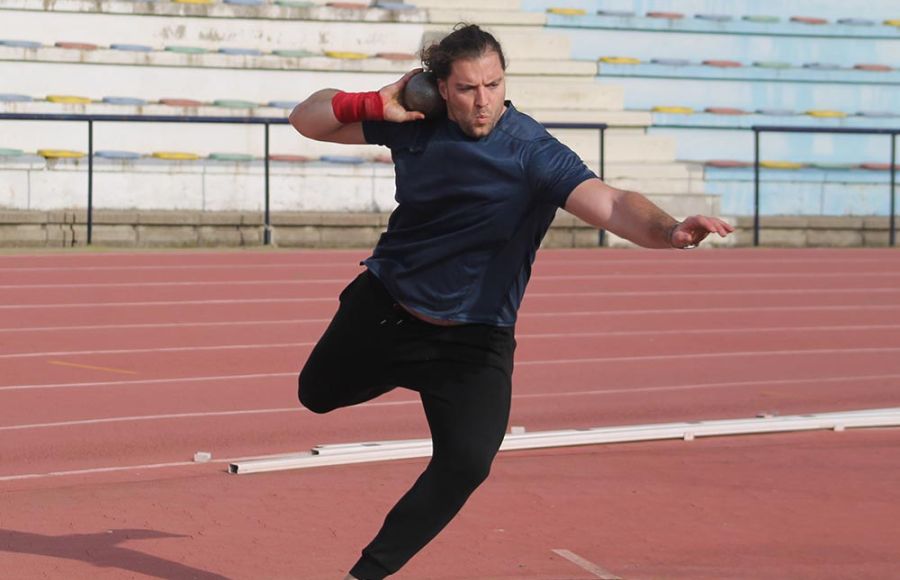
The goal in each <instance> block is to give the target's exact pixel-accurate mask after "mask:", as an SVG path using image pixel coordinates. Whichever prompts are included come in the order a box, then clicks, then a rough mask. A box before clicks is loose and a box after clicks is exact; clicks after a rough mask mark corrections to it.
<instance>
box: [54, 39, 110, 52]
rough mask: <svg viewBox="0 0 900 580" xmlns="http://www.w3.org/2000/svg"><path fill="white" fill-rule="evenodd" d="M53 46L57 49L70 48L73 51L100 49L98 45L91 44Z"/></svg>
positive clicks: (77, 43)
mask: <svg viewBox="0 0 900 580" xmlns="http://www.w3.org/2000/svg"><path fill="white" fill-rule="evenodd" d="M53 46H55V47H56V48H68V49H71V50H97V49H98V48H99V47H98V46H97V45H96V44H91V43H89V42H62V41H60V42H57V43H55V44H54V45H53Z"/></svg>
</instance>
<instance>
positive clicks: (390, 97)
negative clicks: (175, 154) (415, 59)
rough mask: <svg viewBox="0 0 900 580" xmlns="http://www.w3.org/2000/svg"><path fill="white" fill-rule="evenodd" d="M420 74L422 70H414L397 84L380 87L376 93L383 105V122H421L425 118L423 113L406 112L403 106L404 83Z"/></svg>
mask: <svg viewBox="0 0 900 580" xmlns="http://www.w3.org/2000/svg"><path fill="white" fill-rule="evenodd" d="M420 72H422V69H420V68H415V69H413V70H411V71H409V72H408V73H406V74H405V75H403V77H402V78H401V79H400V80H398V81H397V82H395V83H391V84H389V85H387V86H385V87H382V88H381V90H380V91H378V95H379V96H380V97H381V102H382V103H383V104H384V120H385V121H392V122H394V123H405V122H407V121H421V120H422V119H424V118H425V114H424V113H420V112H419V111H408V110H407V109H406V107H404V106H403V89H404V87H406V83H408V82H409V79H411V78H413V77H414V76H416V75H417V74H419V73H420Z"/></svg>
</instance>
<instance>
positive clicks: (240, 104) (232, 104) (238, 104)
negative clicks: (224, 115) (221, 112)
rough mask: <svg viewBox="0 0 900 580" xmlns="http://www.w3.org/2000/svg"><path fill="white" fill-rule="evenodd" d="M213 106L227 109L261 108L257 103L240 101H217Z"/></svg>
mask: <svg viewBox="0 0 900 580" xmlns="http://www.w3.org/2000/svg"><path fill="white" fill-rule="evenodd" d="M212 104H213V105H215V106H216V107H222V108H225V109H255V108H256V107H258V106H259V105H258V104H257V103H253V102H251V101H242V100H239V99H216V100H215V101H213V103H212Z"/></svg>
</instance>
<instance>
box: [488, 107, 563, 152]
mask: <svg viewBox="0 0 900 580" xmlns="http://www.w3.org/2000/svg"><path fill="white" fill-rule="evenodd" d="M503 116H504V117H506V118H505V119H503V123H502V124H501V125H500V126H499V127H498V128H499V129H500V130H501V131H502V132H503V133H504V134H505V135H506V136H507V137H508V138H510V139H515V140H517V141H522V142H524V143H529V144H531V143H534V144H536V143H539V142H541V141H544V140H546V139H551V140H552V139H553V137H552V136H551V135H550V133H548V132H547V129H545V128H544V126H543V125H541V124H540V123H539V122H537V121H536V120H534V119H533V118H531V117H530V116H529V115H526V114H525V113H523V112H521V111H519V110H518V109H516V108H515V107H514V106H513V104H512V103H510V102H507V109H506V113H504V114H503Z"/></svg>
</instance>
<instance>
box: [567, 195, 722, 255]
mask: <svg viewBox="0 0 900 580" xmlns="http://www.w3.org/2000/svg"><path fill="white" fill-rule="evenodd" d="M565 210H566V211H567V212H569V213H571V214H573V215H575V216H577V217H579V218H581V219H582V220H584V221H585V222H587V223H589V224H591V225H592V226H595V227H598V228H603V229H606V230H609V231H611V232H612V233H614V234H616V235H617V236H621V237H623V238H625V239H627V240H630V241H632V242H634V243H635V244H638V245H639V246H643V247H645V248H687V247H691V246H695V245H697V244H699V243H700V242H701V241H703V239H704V238H706V236H707V235H709V234H710V233H713V232H715V233H717V234H719V235H720V236H721V237H723V238H724V237H725V236H727V235H728V234H730V233H731V232H733V231H734V228H733V227H732V226H731V225H729V224H727V223H725V222H724V221H722V220H720V219H718V218H712V217H707V216H700V215H698V216H691V217H689V218H687V219H685V220H684V221H683V222H679V221H678V220H676V219H675V218H673V217H672V216H670V215H669V214H667V213H666V212H664V211H663V210H662V209H660V208H659V207H657V206H656V205H654V204H653V203H652V202H651V201H650V200H649V199H647V198H646V197H644V196H643V195H641V194H640V193H637V192H634V191H625V190H622V189H616V188H615V187H610V186H609V185H606V184H605V183H603V182H602V181H600V180H599V179H588V180H587V181H584V182H582V183H581V184H580V185H579V186H578V187H576V188H575V189H574V190H573V191H572V193H571V195H569V199H568V200H567V202H566V206H565Z"/></svg>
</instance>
